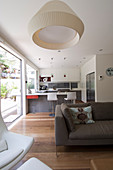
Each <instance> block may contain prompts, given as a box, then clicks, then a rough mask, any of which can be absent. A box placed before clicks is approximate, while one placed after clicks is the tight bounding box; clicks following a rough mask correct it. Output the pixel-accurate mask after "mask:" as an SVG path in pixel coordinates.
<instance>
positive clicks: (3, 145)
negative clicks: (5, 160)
mask: <svg viewBox="0 0 113 170" xmlns="http://www.w3.org/2000/svg"><path fill="white" fill-rule="evenodd" d="M7 149H8V146H7V142H6V140H4V139H2V140H0V152H2V151H4V150H7Z"/></svg>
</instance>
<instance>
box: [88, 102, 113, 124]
mask: <svg viewBox="0 0 113 170" xmlns="http://www.w3.org/2000/svg"><path fill="white" fill-rule="evenodd" d="M91 106H92V113H93V119H94V120H95V121H97V120H113V102H95V103H91Z"/></svg>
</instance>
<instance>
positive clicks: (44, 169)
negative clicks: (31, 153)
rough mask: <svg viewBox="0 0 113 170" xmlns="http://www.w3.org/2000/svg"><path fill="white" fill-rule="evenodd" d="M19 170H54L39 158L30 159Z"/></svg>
mask: <svg viewBox="0 0 113 170" xmlns="http://www.w3.org/2000/svg"><path fill="white" fill-rule="evenodd" d="M18 170H52V169H51V168H49V167H48V166H47V165H46V164H44V163H43V162H41V161H40V160H38V159H37V158H30V159H29V160H28V161H26V162H25V163H24V164H23V165H22V166H21V167H19V168H18Z"/></svg>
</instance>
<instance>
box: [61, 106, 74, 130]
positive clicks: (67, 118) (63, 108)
mask: <svg viewBox="0 0 113 170" xmlns="http://www.w3.org/2000/svg"><path fill="white" fill-rule="evenodd" d="M61 111H62V113H63V116H64V118H65V121H66V124H67V127H68V130H69V131H73V130H75V125H74V122H73V118H72V114H71V111H70V109H69V107H68V106H67V105H66V104H65V103H62V104H61Z"/></svg>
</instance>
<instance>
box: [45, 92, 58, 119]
mask: <svg viewBox="0 0 113 170" xmlns="http://www.w3.org/2000/svg"><path fill="white" fill-rule="evenodd" d="M47 100H48V101H50V102H52V109H51V110H52V114H49V116H52V117H54V116H55V109H54V104H55V102H56V101H57V100H58V98H57V94H56V93H48V95H47Z"/></svg>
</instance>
